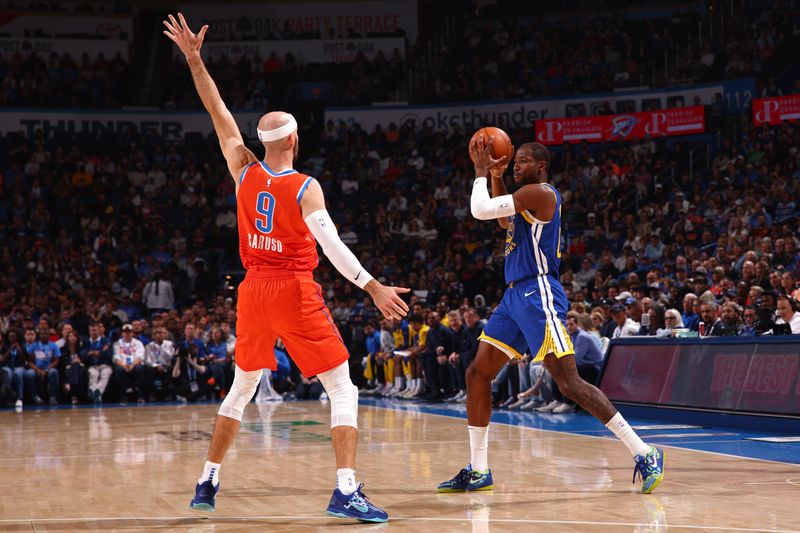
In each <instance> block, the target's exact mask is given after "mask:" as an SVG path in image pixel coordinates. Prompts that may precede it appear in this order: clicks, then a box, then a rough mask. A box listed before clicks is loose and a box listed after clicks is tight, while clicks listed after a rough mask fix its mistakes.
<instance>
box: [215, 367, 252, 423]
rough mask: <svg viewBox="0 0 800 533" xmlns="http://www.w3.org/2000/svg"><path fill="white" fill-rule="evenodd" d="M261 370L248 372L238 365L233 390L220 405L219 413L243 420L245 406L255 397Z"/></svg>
mask: <svg viewBox="0 0 800 533" xmlns="http://www.w3.org/2000/svg"><path fill="white" fill-rule="evenodd" d="M261 372H262V371H261V370H254V371H252V372H247V371H244V370H242V369H241V368H239V367H238V366H237V367H236V369H235V371H234V375H233V385H231V390H230V392H228V395H227V396H226V397H225V400H224V401H223V402H222V405H220V406H219V414H220V415H221V416H225V417H228V418H233V419H234V420H238V421H239V422H241V421H242V415H244V408H245V406H246V405H247V404H248V403H250V400H252V399H253V395H254V394H255V393H256V388H257V387H258V382H259V381H260V380H261Z"/></svg>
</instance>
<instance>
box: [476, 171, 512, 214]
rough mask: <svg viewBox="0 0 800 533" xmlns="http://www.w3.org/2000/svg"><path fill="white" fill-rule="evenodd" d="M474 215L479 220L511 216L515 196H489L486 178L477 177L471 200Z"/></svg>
mask: <svg viewBox="0 0 800 533" xmlns="http://www.w3.org/2000/svg"><path fill="white" fill-rule="evenodd" d="M470 210H471V211H472V216H473V217H475V218H477V219H478V220H492V219H494V218H503V217H510V216H511V215H513V214H514V213H516V210H515V209H514V197H513V196H511V195H510V194H506V195H503V196H497V197H495V198H491V197H489V189H488V188H487V185H486V178H475V182H474V183H473V184H472V199H471V201H470Z"/></svg>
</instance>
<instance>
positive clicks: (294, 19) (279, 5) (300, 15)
mask: <svg viewBox="0 0 800 533" xmlns="http://www.w3.org/2000/svg"><path fill="white" fill-rule="evenodd" d="M180 9H181V11H182V13H183V14H184V16H185V17H186V19H187V21H188V22H189V24H190V25H193V26H192V27H194V25H201V24H208V26H209V28H208V38H209V40H217V41H228V40H237V39H243V38H247V39H251V38H254V39H275V38H278V37H280V35H281V33H282V32H283V31H284V30H285V29H289V30H291V31H293V32H295V33H319V35H320V37H322V38H328V37H331V34H332V33H333V36H334V37H336V38H341V37H345V36H346V35H347V34H348V31H349V30H353V31H354V32H356V33H358V34H361V35H363V36H367V37H369V36H374V35H376V34H381V33H386V34H391V33H397V32H398V31H400V30H402V31H405V34H406V36H407V37H408V38H409V40H410V41H411V42H414V41H415V40H416V39H417V2H416V1H415V0H389V1H386V2H372V1H361V2H359V1H354V2H262V3H253V4H225V3H219V4H191V3H186V4H182V5H181V6H180Z"/></svg>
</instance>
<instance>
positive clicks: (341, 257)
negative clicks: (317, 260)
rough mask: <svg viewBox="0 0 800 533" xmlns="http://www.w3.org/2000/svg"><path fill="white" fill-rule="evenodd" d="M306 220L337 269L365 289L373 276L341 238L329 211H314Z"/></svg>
mask: <svg viewBox="0 0 800 533" xmlns="http://www.w3.org/2000/svg"><path fill="white" fill-rule="evenodd" d="M305 221H306V225H307V226H308V229H309V230H310V231H311V234H312V235H313V236H314V238H315V239H317V242H318V243H319V244H320V246H322V251H323V252H324V253H325V255H326V256H327V257H328V259H330V261H331V263H333V266H334V267H336V270H338V271H339V273H340V274H341V275H342V276H344V277H345V278H347V279H348V280H350V281H352V282H353V283H355V284H356V285H358V287H359V288H361V289H363V288H364V285H366V284H367V283H369V282H370V280H371V279H372V276H370V275H369V272H367V271H366V270H364V267H362V266H361V263H359V261H358V259H356V256H355V255H353V252H351V251H350V249H349V248H348V247H347V245H346V244H345V243H343V242H342V239H340V238H339V233H337V231H336V225H335V224H334V223H333V220H331V216H330V215H329V214H328V211H327V210H326V209H320V210H319V211H314V212H313V213H311V214H310V215H308V216H307V217H306V218H305Z"/></svg>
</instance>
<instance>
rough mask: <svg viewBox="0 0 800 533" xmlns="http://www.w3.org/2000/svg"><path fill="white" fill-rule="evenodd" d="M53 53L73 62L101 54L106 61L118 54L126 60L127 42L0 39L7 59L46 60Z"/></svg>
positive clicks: (0, 46)
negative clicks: (68, 58) (19, 56)
mask: <svg viewBox="0 0 800 533" xmlns="http://www.w3.org/2000/svg"><path fill="white" fill-rule="evenodd" d="M53 52H55V53H56V54H58V57H61V56H62V55H64V54H65V53H67V54H69V55H70V57H71V58H72V59H73V60H74V61H80V59H81V57H83V54H88V55H89V59H91V60H95V59H97V57H98V55H100V54H103V56H104V57H105V58H106V59H107V60H111V59H113V58H114V56H115V55H117V54H120V55H121V56H122V57H123V59H125V60H126V61H127V60H128V42H127V41H112V40H105V39H102V40H101V39H26V38H24V37H23V38H18V37H0V54H3V56H4V57H8V56H9V55H11V54H16V53H19V54H20V55H22V57H28V56H30V55H31V54H37V55H39V56H40V57H42V58H43V59H47V58H48V57H49V56H50V54H51V53H53Z"/></svg>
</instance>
